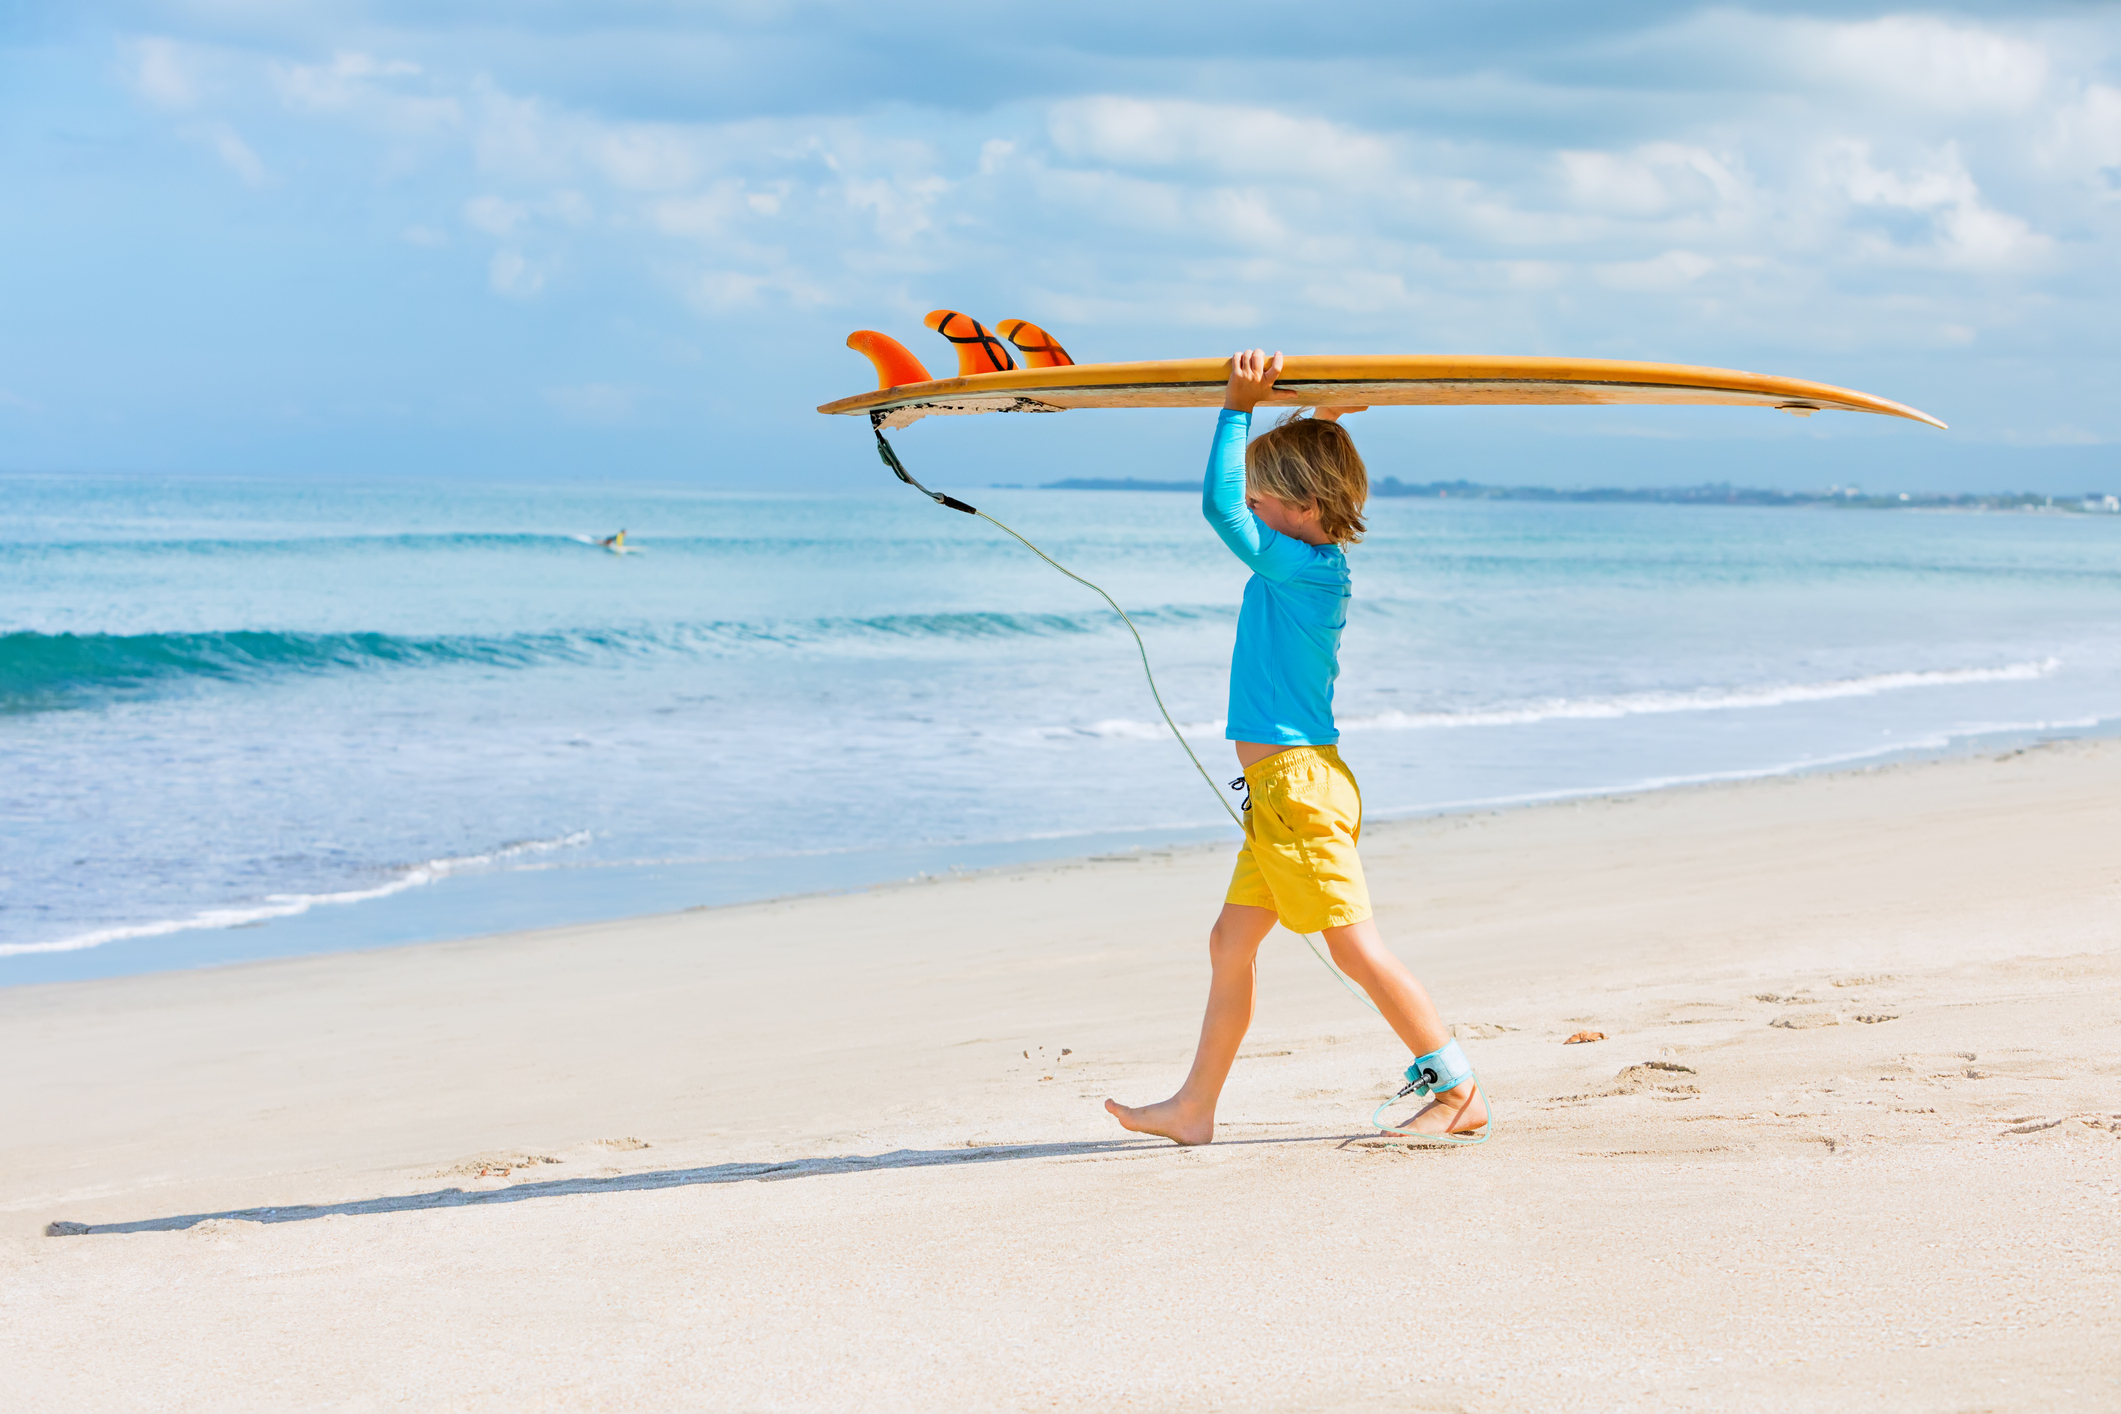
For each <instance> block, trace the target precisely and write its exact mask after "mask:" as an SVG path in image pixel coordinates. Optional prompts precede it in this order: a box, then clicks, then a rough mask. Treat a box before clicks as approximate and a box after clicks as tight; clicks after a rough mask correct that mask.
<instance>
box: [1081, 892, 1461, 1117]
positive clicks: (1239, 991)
mask: <svg viewBox="0 0 2121 1414" xmlns="http://www.w3.org/2000/svg"><path fill="white" fill-rule="evenodd" d="M1273 927H1274V910H1273V909H1271V908H1248V907H1246V906H1245V905H1243V904H1238V903H1226V904H1224V905H1223V911H1222V913H1221V914H1220V915H1219V916H1218V917H1217V918H1216V920H1215V927H1214V929H1213V930H1211V931H1210V932H1209V934H1208V958H1209V961H1210V962H1211V963H1212V964H1213V966H1214V975H1213V976H1212V977H1211V978H1210V980H1209V982H1208V1011H1207V1015H1205V1016H1204V1017H1202V1018H1201V1023H1200V1045H1199V1047H1198V1048H1197V1049H1196V1050H1195V1051H1194V1052H1193V1069H1192V1070H1191V1071H1189V1072H1188V1073H1187V1075H1186V1083H1185V1084H1184V1085H1181V1086H1180V1087H1179V1088H1178V1093H1177V1094H1176V1095H1173V1096H1172V1097H1171V1098H1170V1099H1168V1100H1165V1101H1163V1102H1162V1103H1160V1104H1154V1105H1142V1106H1140V1107H1139V1108H1135V1107H1132V1106H1128V1105H1122V1104H1120V1103H1119V1102H1118V1101H1116V1100H1107V1101H1105V1108H1106V1109H1107V1110H1110V1111H1111V1112H1112V1117H1113V1118H1114V1119H1117V1120H1118V1121H1119V1122H1120V1123H1121V1124H1123V1125H1125V1126H1126V1127H1127V1128H1129V1129H1132V1130H1135V1131H1137V1132H1139V1133H1142V1134H1161V1135H1162V1136H1164V1138H1166V1139H1173V1140H1176V1141H1177V1142H1179V1143H1181V1144H1205V1143H1207V1142H1208V1141H1209V1140H1211V1139H1213V1138H1214V1137H1215V1102H1216V1101H1217V1100H1218V1099H1220V1098H1221V1096H1222V1092H1223V1082H1224V1081H1225V1080H1227V1079H1229V1078H1230V1063H1231V1062H1232V1061H1234V1060H1236V1059H1237V1047H1238V1044H1239V1043H1240V1042H1242V1041H1243V1040H1244V1039H1245V1032H1246V1031H1247V1030H1248V1029H1250V1027H1251V1025H1252V1001H1253V993H1254V990H1255V989H1254V986H1253V981H1254V975H1255V972H1256V969H1257V964H1258V961H1259V945H1260V942H1261V940H1262V939H1264V938H1265V937H1266V936H1267V933H1268V932H1269V930H1271V929H1272V928H1273ZM1402 970H1404V969H1402ZM1409 980H1412V979H1409ZM1417 990H1418V989H1417ZM1431 1010H1432V1011H1433V1008H1432V1009H1431Z"/></svg>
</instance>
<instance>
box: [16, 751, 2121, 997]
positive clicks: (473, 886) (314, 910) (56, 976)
mask: <svg viewBox="0 0 2121 1414" xmlns="http://www.w3.org/2000/svg"><path fill="white" fill-rule="evenodd" d="M2114 738H2121V718H2111V719H2106V720H2103V721H2099V722H2091V723H2074V722H2073V723H2061V724H2044V725H2041V726H2038V727H2012V728H2007V729H2004V730H1999V731H1986V732H1981V733H1978V734H1973V733H1969V734H1961V735H1957V736H1952V737H1949V738H1946V739H1944V740H1943V741H1942V742H1939V741H1938V740H1936V739H1934V738H1933V739H1929V740H1926V741H1922V742H1917V743H1912V744H1909V745H1906V746H1892V747H1884V748H1880V749H1878V750H1876V751H1874V752H1866V753H1862V754H1860V755H1857V756H1853V757H1840V758H1836V759H1831V760H1825V761H1815V762H1805V763H1799V764H1795V765H1784V766H1775V767H1767V768H1762V769H1759V770H1734V771H1729V772H1717V773H1712V774H1708V775H1703V776H1695V777H1672V778H1656V779H1652V780H1648V781H1644V782H1639V783H1633V784H1618V785H1607V786H1596V787H1586V788H1582V789H1570V790H1557V791H1551V792H1536V793H1532V794H1526V795H1517V796H1506V797H1496V798H1492V799H1477V800H1463V801H1445V802H1440V803H1435V804H1425V805H1418V806H1411V807H1404V808H1396V809H1386V810H1381V811H1378V812H1375V813H1374V814H1373V815H1372V816H1371V817H1370V819H1371V820H1373V821H1374V822H1375V823H1377V824H1384V823H1387V822H1393V821H1404V820H1423V819H1434V818H1439V817H1447V816H1455V815H1467V814H1481V813H1485V812H1489V811H1495V810H1517V809H1531V808H1537V807H1540V806H1543V805H1556V804H1565V803H1568V802H1572V801H1585V800H1607V799H1614V800H1620V799H1630V798H1634V797H1639V796H1645V795H1656V794H1662V793H1665V792H1669V791H1685V790H1695V789H1701V788H1713V787H1716V786H1719V785H1730V784H1740V783H1744V782H1747V781H1759V780H1784V779H1801V778H1805V777H1810V776H1818V775H1834V774H1840V773H1843V772H1857V771H1864V770H1870V769H1876V768H1878V767H1880V766H1888V765H1922V764H1925V763H1928V762H1945V761H1953V760H1961V759H1967V758H1971V757H1978V756H1981V755H1984V754H1987V753H1989V752H1994V751H1998V750H2001V749H2013V750H2016V749H2023V748H2024V747H2025V746H2028V745H2038V744H2044V743H2047V742H2063V741H2099V740H2108V739H2114ZM1235 838H1236V837H1235V834H1234V832H1231V831H1229V830H1228V828H1227V826H1225V825H1223V824H1221V823H1219V822H1215V821H1208V822H1205V823H1197V824H1191V825H1186V824H1179V823H1176V822H1174V823H1171V824H1167V825H1145V826H1140V827H1133V828H1124V829H1112V830H1100V831H1086V832H1082V833H1076V834H1061V835H1051V836H1020V837H1016V838H1009V839H997V840H975V841H962V842H957V843H944V844H919V845H912V846H904V847H888V846H885V847H870V848H863V849H848V850H832V851H821V852H819V853H816V854H805V855H786V856H782V855H774V856H762V857H756V858H728V859H684V858H678V859H669V860H653V861H628V860H622V861H610V862H596V863H586V864H567V863H564V862H559V863H553V864H541V865H531V866H520V867H516V868H510V869H502V870H479V871H464V872H461V873H452V872H448V871H446V870H437V876H436V877H434V878H433V879H431V880H427V881H424V882H409V883H408V882H399V881H397V880H390V881H386V882H385V883H384V884H382V885H380V886H377V887H372V888H370V889H367V890H362V891H349V892H350V893H352V897H351V898H347V899H343V900H342V898H341V897H339V896H333V895H324V896H317V897H315V898H314V899H312V900H310V901H307V902H305V903H303V905H302V906H301V907H300V908H299V909H298V910H295V911H292V912H290V913H288V914H285V915H277V916H276V915H274V914H273V912H272V905H271V903H270V902H267V903H264V904H260V905H257V906H256V911H258V912H261V913H264V914H265V915H266V916H264V917H260V918H256V919H252V920H247V921H244V922H241V923H237V924H234V925H220V924H194V923H191V922H189V921H182V922H178V923H176V924H175V926H168V925H156V926H162V927H164V928H165V931H162V932H159V933H155V934H151V935H147V936H144V937H138V938H125V939H114V940H111V941H109V942H102V943H96V944H91V945H87V946H81V947H65V948H62V947H55V946H52V945H50V944H40V945H32V946H33V948H34V950H32V951H25V952H20V953H13V954H5V955H0V992H5V991H8V990H12V989H14V988H17V987H38V986H50V985H58V984H63V983H68V982H82V981H94V980H101V979H105V978H113V977H125V976H146V975H156V974H160V973H168V972H186V971H198V970H209V969H216V968H223V967H234V966H245V965H249V964H253V963H258V962H267V961H272V960H274V959H279V958H296V957H313V956H333V955H339V954H346V953H357V952H370V951H377V950H390V949H397V948H405V947H424V946H430V945H436V944H442V943H449V942H456V941H462V940H465V939H470V938H479V937H489V936H494V935H497V934H501V933H508V932H515V931H520V930H522V929H525V928H549V927H585V926H596V925H602V924H616V923H623V922H627V921H631V920H638V919H644V918H654V917H661V916H665V915H669V914H674V913H681V912H693V911H698V910H700V909H723V908H736V907H743V906H745V905H751V904H771V903H782V902H789V901H793V900H799V899H808V898H829V897H835V896H839V895H845V894H858V893H864V892H870V891H874V890H877V889H882V888H889V887H892V886H894V885H898V884H917V883H921V882H924V881H930V880H935V879H944V878H953V877H976V876H979V875H982V874H986V873H991V872H993V871H995V870H1008V869H1021V868H1036V867H1052V866H1058V865H1062V864H1067V863H1070V862H1075V861H1081V860H1085V859H1091V858H1096V857H1098V856H1100V855H1103V854H1110V853H1114V852H1121V853H1124V852H1129V851H1166V850H1170V849H1176V848H1181V847H1187V846H1194V845H1197V846H1200V847H1203V848H1212V847H1215V846H1217V845H1220V844H1227V843H1234V841H1235ZM547 847H550V845H549V844H548V842H532V843H531V844H528V845H517V846H508V847H506V848H505V849H503V850H499V851H495V852H496V853H511V852H515V851H517V850H530V849H533V848H547ZM886 859H896V860H897V861H898V864H897V865H896V866H892V865H886V866H883V867H881V868H880V867H877V864H876V863H874V862H873V861H882V860H886ZM968 860H969V861H973V862H970V863H966V862H964V861H968ZM438 863H441V861H430V862H429V863H428V864H424V865H418V866H411V872H414V873H418V872H420V871H422V870H427V869H434V868H436V866H437V864H438ZM820 864H823V865H825V866H826V867H825V868H824V869H823V870H822V871H819V872H823V873H825V874H826V875H828V876H830V875H832V874H833V873H835V872H837V873H838V875H839V876H840V878H841V879H842V880H843V882H836V883H835V882H825V883H805V882H798V883H795V884H794V885H793V886H792V887H788V888H785V889H781V890H779V891H776V892H770V893H752V892H744V891H742V889H743V886H742V885H738V886H736V889H737V891H736V892H733V893H732V892H727V891H726V886H724V891H723V892H722V896H719V897H716V896H715V895H716V893H717V892H718V886H717V885H716V883H715V882H714V881H715V879H716V878H717V877H718V876H731V877H742V878H746V879H756V878H757V877H758V876H759V875H760V874H761V873H762V872H763V873H765V874H767V875H768V876H771V875H772V874H775V873H786V874H796V873H799V872H800V871H801V870H802V869H803V868H804V867H805V866H806V865H807V866H808V867H809V868H811V869H812V870H818V866H819V865H820ZM909 865H910V866H912V872H911V873H910V874H909V873H903V872H898V871H899V869H902V868H904V867H906V866H909ZM833 866H837V868H836V869H835V868H834V867H833ZM591 881H594V882H595V883H596V884H597V885H598V886H599V887H596V888H593V889H585V888H584V887H583V885H584V884H585V883H589V882H591ZM535 884H546V885H548V887H547V888H544V889H538V888H536V887H535V886H534V885H535ZM570 884H571V885H572V887H571V888H569V887H568V885H570ZM642 894H646V895H647V896H648V897H651V898H654V899H656V900H657V903H656V904H655V906H651V907H647V908H627V907H623V906H620V904H619V902H618V900H619V899H621V898H627V897H638V896H640V895H642ZM701 896H706V901H704V902H697V901H691V900H693V899H698V898H700V897H701ZM590 897H596V898H599V899H602V900H604V902H600V903H595V904H588V905H587V906H586V907H585V906H584V905H585V902H586V900H587V899H589V898H590ZM678 898H685V899H686V900H687V901H685V902H677V901H676V899H678ZM379 905H380V906H379ZM423 905H425V906H424V907H423ZM218 911H221V912H236V911H241V908H240V906H235V907H231V908H230V909H226V910H218ZM210 912H212V911H210ZM483 918H491V919H492V920H494V921H493V922H492V923H491V924H490V925H485V926H482V924H481V922H480V921H479V920H481V919H483ZM239 934H240V935H243V936H241V937H237V936H236V935H239ZM178 937H182V938H184V939H185V941H186V943H188V944H189V946H178V947H174V948H173V947H172V945H171V942H170V940H171V939H173V938H178ZM171 952H174V954H175V955H174V956H166V957H165V956H162V955H164V954H168V953H171Z"/></svg>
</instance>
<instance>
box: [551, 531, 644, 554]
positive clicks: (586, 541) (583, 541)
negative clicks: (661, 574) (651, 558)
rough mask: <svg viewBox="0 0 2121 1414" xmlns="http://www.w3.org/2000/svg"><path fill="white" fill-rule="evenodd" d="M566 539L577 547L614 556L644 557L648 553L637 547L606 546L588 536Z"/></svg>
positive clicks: (574, 536)
mask: <svg viewBox="0 0 2121 1414" xmlns="http://www.w3.org/2000/svg"><path fill="white" fill-rule="evenodd" d="M567 538H568V539H570V540H572V541H574V542H575V543H576V544H579V545H588V546H591V547H592V548H594V549H598V550H609V551H610V552H611V553H612V554H614V555H645V554H647V553H648V552H647V551H646V550H645V549H643V548H642V547H640V546H639V545H607V544H605V543H604V542H603V541H602V540H599V539H596V538H594V537H592V536H588V535H570V536H568V537H567Z"/></svg>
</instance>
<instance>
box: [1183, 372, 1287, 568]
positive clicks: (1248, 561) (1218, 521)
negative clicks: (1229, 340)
mask: <svg viewBox="0 0 2121 1414" xmlns="http://www.w3.org/2000/svg"><path fill="white" fill-rule="evenodd" d="M1280 372H1281V355H1280V354H1276V355H1274V357H1273V358H1272V359H1269V358H1268V357H1267V356H1266V354H1264V353H1262V352H1261V351H1260V350H1258V349H1252V350H1250V351H1248V352H1244V353H1240V354H1238V355H1237V356H1236V357H1235V358H1233V359H1231V360H1230V387H1229V391H1228V392H1227V393H1225V394H1224V397H1223V410H1222V411H1221V412H1220V413H1218V414H1217V415H1216V418H1215V440H1214V442H1213V443H1212V444H1210V447H1209V450H1208V474H1207V476H1206V478H1205V479H1204V480H1203V481H1202V483H1201V494H1200V511H1201V514H1202V515H1203V516H1206V517H1207V520H1208V524H1210V525H1212V526H1214V527H1215V533H1216V535H1217V536H1219V537H1221V539H1222V542H1223V544H1225V545H1227V546H1229V547H1230V553H1231V554H1233V555H1235V556H1237V558H1238V559H1240V560H1243V561H1244V562H1245V567H1246V568H1247V569H1249V570H1251V571H1252V572H1253V573H1254V574H1258V575H1263V576H1265V577H1266V578H1268V579H1271V580H1284V579H1287V578H1288V577H1289V576H1290V575H1293V574H1295V573H1296V572H1297V571H1298V570H1299V569H1302V568H1303V567H1304V565H1306V564H1307V563H1309V562H1310V558H1311V555H1310V548H1311V547H1310V546H1308V545H1306V544H1304V543H1303V542H1302V541H1301V540H1292V539H1290V538H1289V537H1288V536H1286V535H1283V534H1281V533H1280V532H1279V531H1277V530H1275V529H1274V528H1273V527H1272V526H1270V525H1268V524H1267V523H1266V522H1265V521H1262V520H1261V519H1260V518H1259V517H1258V516H1255V515H1253V514H1252V511H1251V508H1250V507H1248V506H1247V505H1246V504H1245V439H1246V437H1247V435H1248V434H1249V433H1250V432H1251V429H1252V408H1253V406H1254V405H1255V404H1257V403H1258V402H1259V400H1260V399H1261V398H1263V397H1265V396H1266V395H1267V394H1268V392H1270V391H1271V390H1272V389H1273V387H1274V379H1275V377H1276V376H1277V375H1278V374H1280Z"/></svg>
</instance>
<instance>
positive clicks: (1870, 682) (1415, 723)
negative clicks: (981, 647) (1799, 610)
mask: <svg viewBox="0 0 2121 1414" xmlns="http://www.w3.org/2000/svg"><path fill="white" fill-rule="evenodd" d="M2061 666H2062V660H2061V659H2060V658H2042V659H2039V660H2037V661H2035V662H2027V663H2006V664H2004V665H2003V666H2001V667H1995V668H1938V669H1931V670H1928V671H1919V672H1900V673H1873V674H1871V675H1870V676H1868V677H1860V678H1833V679H1829V680H1828V681H1825V682H1809V683H1773V684H1769V685H1767V686H1764V687H1747V688H1697V689H1695V690H1693V691H1691V692H1670V691H1660V692H1628V693H1618V694H1615V695H1613V696H1609V697H1549V698H1542V699H1540V700H1539V701H1536V702H1524V703H1517V704H1513V705H1509V706H1500V707H1491V708H1484V709H1478V710H1475V711H1471V712H1378V713H1373V714H1371V715H1369V716H1364V717H1343V718H1341V719H1340V728H1341V730H1342V731H1354V732H1360V731H1400V732H1407V731H1444V730H1450V729H1453V728H1458V727H1518V726H1529V725H1532V724H1534V723H1537V722H1558V721H1610V720H1612V719H1614V718H1618V717H1641V716H1652V715H1656V714H1659V713H1670V712H1731V711H1742V710H1747V709H1751V708H1761V707H1788V706H1792V705H1795V704H1797V703H1803V702H1832V701H1836V700H1838V699H1841V698H1849V697H1876V696H1877V695H1879V694H1880V693H1885V692H1904V691H1906V690H1908V689H1910V688H1923V687H1964V686H1970V685H1974V684H1979V683H1996V682H2031V681H2034V680H2035V679H2038V678H2043V677H2046V676H2048V675H2049V674H2051V673H2053V672H2054V671H2055V670H2056V669H2058V668H2060V667H2061ZM1222 729H1223V724H1222V722H1221V721H1213V722H1182V723H1180V724H1179V730H1181V731H1182V732H1184V733H1185V734H1186V735H1187V736H1189V737H1208V738H1213V737H1217V736H1220V735H1221V734H1222ZM1169 731H1170V728H1168V727H1166V726H1165V725H1164V724H1163V723H1162V722H1145V721H1131V720H1127V719H1124V718H1114V719H1110V720H1106V721H1102V722H1095V723H1092V724H1091V725H1089V726H1086V727H1046V728H1042V729H1041V730H1040V732H1039V735H1040V736H1041V737H1044V738H1047V739H1049V740H1051V739H1065V738H1068V737H1100V738H1104V739H1106V740H1113V741H1147V740H1151V739H1154V738H1160V737H1163V736H1165V735H1167V734H1168V733H1169Z"/></svg>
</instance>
